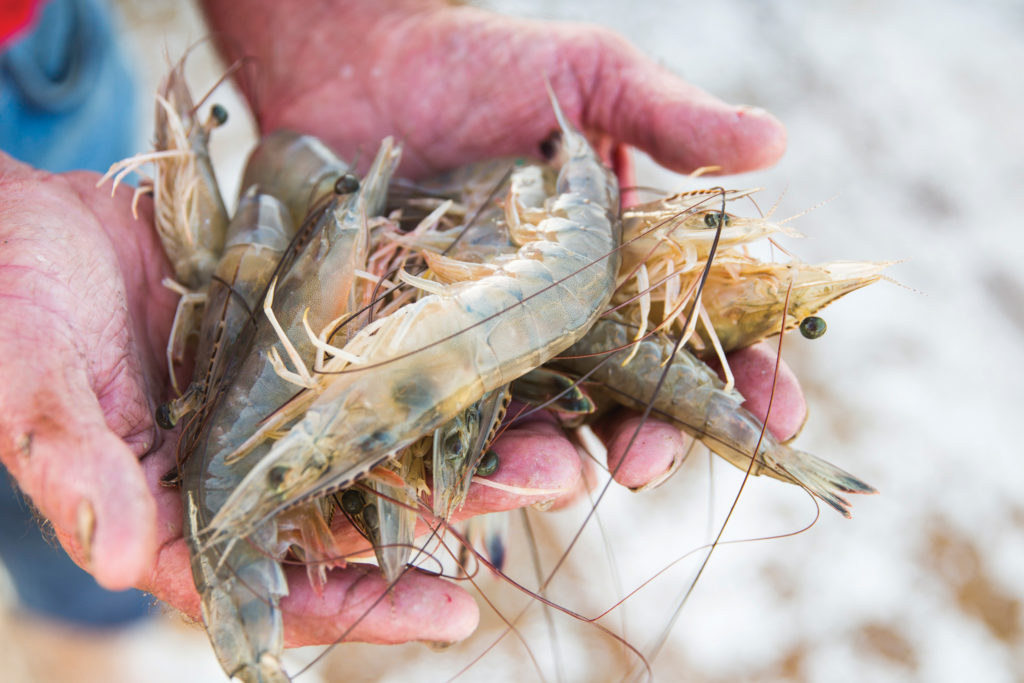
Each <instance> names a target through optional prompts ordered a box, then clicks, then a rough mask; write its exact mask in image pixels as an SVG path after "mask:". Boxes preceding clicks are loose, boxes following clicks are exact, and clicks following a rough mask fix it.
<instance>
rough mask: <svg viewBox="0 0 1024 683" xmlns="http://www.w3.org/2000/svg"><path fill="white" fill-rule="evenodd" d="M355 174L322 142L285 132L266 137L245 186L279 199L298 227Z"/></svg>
mask: <svg viewBox="0 0 1024 683" xmlns="http://www.w3.org/2000/svg"><path fill="white" fill-rule="evenodd" d="M352 170H353V169H352V167H351V166H350V165H349V164H348V163H346V162H345V161H343V160H342V159H340V158H339V157H338V156H337V155H336V154H334V152H332V151H331V150H330V148H328V147H327V145H325V144H324V143H323V142H321V141H320V140H319V139H318V138H316V137H314V136H312V135H306V134H302V133H296V132H294V131H290V130H284V129H282V130H277V131H274V132H273V133H270V134H269V135H266V136H265V137H264V138H263V139H262V140H260V142H259V144H258V145H257V146H256V149H254V150H253V151H252V153H251V154H250V155H249V160H248V161H247V162H246V165H245V173H244V174H243V175H242V185H241V186H242V189H243V190H248V188H250V187H252V186H253V185H256V186H257V187H259V191H260V192H262V193H266V194H269V195H272V196H273V197H276V198H277V199H278V200H280V201H281V202H282V203H283V204H284V205H285V206H287V207H288V211H289V212H290V213H291V215H292V217H293V219H294V221H295V223H297V224H298V223H302V221H303V220H304V219H305V217H306V214H307V213H309V210H310V209H311V208H312V207H314V206H316V205H317V204H318V203H319V202H321V201H322V200H323V199H325V198H326V197H328V196H330V195H331V193H332V192H334V186H335V183H337V182H338V181H339V179H341V178H344V177H345V175H346V174H348V173H350V172H351V171H352Z"/></svg>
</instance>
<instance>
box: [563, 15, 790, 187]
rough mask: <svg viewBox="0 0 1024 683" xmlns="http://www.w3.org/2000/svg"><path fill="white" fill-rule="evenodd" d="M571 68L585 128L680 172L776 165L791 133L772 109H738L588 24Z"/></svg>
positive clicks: (576, 43)
mask: <svg viewBox="0 0 1024 683" xmlns="http://www.w3.org/2000/svg"><path fill="white" fill-rule="evenodd" d="M588 28H590V30H591V31H593V38H591V39H590V40H582V41H581V40H578V39H577V40H574V47H573V49H572V50H566V54H567V55H569V62H570V70H571V71H572V73H574V74H576V75H579V74H583V75H582V76H577V77H578V78H579V86H580V88H582V89H583V90H584V92H583V93H581V94H582V97H583V102H584V106H583V125H584V126H585V127H586V128H590V129H596V130H600V131H602V132H604V133H606V134H608V135H610V136H612V137H613V138H615V139H617V140H621V141H622V142H625V143H627V144H630V145H633V146H635V147H639V148H640V149H642V150H644V151H645V152H647V153H648V154H650V155H651V156H652V157H653V158H654V160H655V161H657V162H658V163H660V164H661V165H663V166H665V167H667V168H671V169H673V170H675V171H680V172H690V171H693V170H694V169H696V168H699V167H701V166H720V167H721V170H720V172H721V173H740V172H744V171H751V170H755V169H758V168H764V167H767V166H770V165H771V164H774V163H775V162H776V161H778V159H779V157H781V156H782V153H783V152H784V151H785V148H786V131H785V128H783V126H782V124H781V123H780V122H779V121H778V119H776V118H775V117H774V116H772V115H771V114H769V113H768V112H766V111H764V110H761V109H758V108H755V107H748V106H733V105H730V104H726V103H725V102H723V101H721V100H719V99H718V98H716V97H713V96H711V95H710V94H708V93H706V92H704V91H703V90H701V89H700V88H698V87H696V86H694V85H691V84H689V83H687V82H685V81H684V80H682V79H681V78H679V77H678V76H676V75H675V74H673V73H671V72H670V71H668V70H667V69H665V68H664V67H662V66H661V65H659V64H657V63H656V62H654V61H653V60H652V59H650V58H649V57H647V56H646V55H644V54H643V53H642V52H640V51H639V50H638V49H637V48H635V47H633V46H632V45H631V44H629V43H628V42H627V41H626V40H624V39H623V38H621V37H620V36H618V35H617V34H615V33H612V32H610V31H606V30H603V29H595V28H593V27H588Z"/></svg>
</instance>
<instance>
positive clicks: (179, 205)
mask: <svg viewBox="0 0 1024 683" xmlns="http://www.w3.org/2000/svg"><path fill="white" fill-rule="evenodd" d="M156 99H157V106H156V126H155V134H154V135H155V137H154V148H155V149H154V151H153V152H151V153H148V154H140V155H138V156H135V157H132V158H130V159H125V160H123V161H120V162H118V163H116V164H114V165H113V166H111V167H110V170H108V171H107V173H106V175H104V176H103V177H102V178H101V179H100V181H99V182H98V183H97V185H101V184H103V183H104V182H106V180H107V179H108V178H111V177H113V178H114V183H113V187H114V189H116V188H117V185H118V184H119V183H120V182H121V180H122V179H123V178H124V177H125V176H126V175H128V174H129V173H130V172H132V171H134V170H136V169H138V168H139V167H140V166H142V165H143V164H146V163H149V162H152V163H153V180H152V184H151V189H152V193H153V222H154V225H155V226H156V231H157V234H158V235H159V237H160V242H161V244H162V245H163V248H164V253H166V254H167V258H168V259H169V260H170V262H171V266H172V268H173V269H174V274H175V277H176V278H177V281H176V282H175V281H169V280H165V281H164V284H165V285H166V286H168V287H170V288H171V289H173V290H174V291H176V292H178V293H179V294H181V299H180V300H179V301H178V308H177V311H176V312H175V315H174V323H173V325H172V327H171V334H170V337H169V339H168V342H167V367H168V372H169V373H170V377H171V384H172V387H173V388H174V390H175V392H176V393H180V391H179V389H178V380H177V375H176V372H175V367H176V366H177V365H180V364H181V362H182V360H183V358H184V354H185V346H186V343H187V340H188V338H189V337H190V336H192V335H194V334H195V333H196V332H198V329H199V326H200V322H201V316H200V315H199V313H200V311H201V310H202V306H203V303H204V302H205V298H206V297H205V290H206V286H207V285H208V284H209V283H210V277H211V276H212V275H213V271H214V270H215V268H216V267H217V263H218V261H219V260H220V256H221V253H222V251H223V249H224V240H225V236H226V233H227V226H228V213H227V209H226V208H225V207H224V200H223V199H222V198H221V193H220V188H219V186H218V184H217V177H216V175H215V174H214V172H213V166H212V165H211V163H210V155H209V152H208V150H207V145H208V142H209V136H210V131H211V130H212V129H213V128H214V127H216V126H218V125H220V124H222V123H223V122H224V121H225V120H226V118H227V113H226V112H225V111H224V109H223V108H222V107H220V106H219V105H214V106H213V107H212V109H211V113H210V116H209V118H208V119H207V120H206V121H204V122H200V121H199V119H198V118H197V115H196V105H195V103H194V102H193V99H192V94H191V93H190V92H189V89H188V84H187V83H186V81H185V58H184V57H183V58H182V59H181V60H179V61H178V62H177V64H175V65H174V67H173V68H172V69H171V72H170V73H169V74H168V75H167V78H166V79H165V80H164V82H163V84H162V86H161V88H160V92H159V93H158V94H157V96H156ZM141 192H142V189H141V188H140V190H139V191H137V192H136V199H137V198H138V196H139V193H141Z"/></svg>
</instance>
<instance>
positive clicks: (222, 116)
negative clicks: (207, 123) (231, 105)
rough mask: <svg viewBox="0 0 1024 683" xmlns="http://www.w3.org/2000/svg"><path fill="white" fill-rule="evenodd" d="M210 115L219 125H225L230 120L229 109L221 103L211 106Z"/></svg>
mask: <svg viewBox="0 0 1024 683" xmlns="http://www.w3.org/2000/svg"><path fill="white" fill-rule="evenodd" d="M210 117H211V118H212V119H213V121H214V123H216V124H217V125H218V126H223V125H224V124H225V123H227V120H228V110H227V109H225V108H224V107H223V106H221V105H219V104H215V105H213V106H212V107H210Z"/></svg>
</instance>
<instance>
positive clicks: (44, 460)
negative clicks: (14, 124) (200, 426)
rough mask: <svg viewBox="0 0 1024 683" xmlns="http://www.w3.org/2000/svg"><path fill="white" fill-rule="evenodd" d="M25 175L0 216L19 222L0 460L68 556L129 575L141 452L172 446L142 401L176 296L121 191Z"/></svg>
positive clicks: (146, 522)
mask: <svg viewBox="0 0 1024 683" xmlns="http://www.w3.org/2000/svg"><path fill="white" fill-rule="evenodd" d="M32 181H41V182H38V183H37V182H28V183H26V184H25V186H24V187H23V191H22V192H20V193H19V194H18V201H17V203H14V204H12V205H8V207H7V212H6V214H5V217H4V218H5V220H3V221H0V225H4V226H5V227H10V228H14V229H15V230H16V231H14V230H12V232H11V235H10V239H7V241H6V245H5V249H4V251H3V252H2V256H0V258H2V265H0V274H2V280H0V282H2V285H0V295H2V296H3V297H4V298H5V299H6V302H5V317H7V316H9V318H8V319H9V320H11V321H17V322H16V324H13V325H10V326H7V325H5V326H4V333H3V336H2V338H0V359H2V360H0V364H2V365H3V368H2V372H3V375H4V377H5V380H7V383H6V387H5V389H4V390H3V391H0V404H2V409H0V414H2V415H3V417H2V418H0V419H2V420H3V422H4V424H3V425H2V429H0V432H2V433H4V434H10V435H12V438H13V439H14V441H15V443H14V444H13V445H14V448H13V449H12V451H11V452H10V455H11V457H10V458H6V457H5V464H7V466H8V468H9V469H10V470H11V472H12V474H14V476H15V477H16V478H17V480H18V482H19V484H20V485H21V487H22V488H23V489H25V490H26V491H27V492H28V493H29V494H30V495H31V497H32V499H33V501H34V502H35V504H36V505H37V506H38V507H39V508H40V509H41V510H42V511H43V512H44V514H46V516H47V517H49V518H50V519H51V520H52V521H53V522H54V526H55V529H56V531H57V534H58V536H59V537H60V538H61V541H62V543H64V545H65V547H67V548H68V549H69V552H71V554H72V556H73V557H74V558H75V559H76V561H78V562H79V563H80V564H83V566H91V565H94V564H95V567H96V569H97V578H99V579H100V581H101V582H102V583H104V584H105V585H108V586H111V587H127V586H129V585H131V584H132V583H133V582H134V580H135V577H136V576H137V575H138V574H139V572H140V571H143V570H144V569H145V565H146V564H147V563H148V562H150V561H151V552H152V544H153V543H154V541H155V539H154V538H153V531H152V528H151V527H152V524H153V514H154V510H153V500H152V496H151V495H149V493H148V490H147V489H148V488H149V486H150V484H149V483H148V482H147V480H146V475H145V473H144V471H143V469H142V468H140V467H139V465H138V458H140V457H142V456H143V455H147V454H151V457H147V458H146V460H150V459H153V460H158V459H164V460H166V459H167V458H168V457H169V456H170V452H171V450H172V444H171V443H169V442H168V441H167V440H166V439H163V438H162V436H161V435H160V434H159V432H158V430H156V429H154V427H153V422H152V418H151V415H152V410H151V407H152V406H153V405H154V404H155V401H157V400H159V396H160V395H161V394H162V392H163V385H164V373H163V372H162V369H161V365H160V362H159V360H158V359H159V357H160V353H159V351H158V347H159V345H160V343H161V342H160V340H161V339H162V338H165V337H166V331H167V329H168V326H169V323H170V319H171V316H172V314H173V310H174V297H173V295H172V294H171V293H170V292H167V291H165V290H164V289H163V288H162V287H161V286H160V285H159V280H160V278H161V277H162V275H163V274H164V273H165V272H166V270H167V269H166V264H165V261H164V259H163V256H162V253H161V251H160V249H159V245H158V244H157V243H156V240H155V239H154V237H153V235H152V231H151V230H150V229H149V228H148V227H147V224H146V222H145V219H143V220H142V221H134V220H133V219H132V217H131V214H130V211H129V210H128V207H129V204H130V201H131V191H130V190H128V189H124V190H122V191H120V192H119V193H118V195H117V197H116V199H115V200H114V201H113V202H111V200H110V199H109V198H108V197H107V196H105V195H106V193H105V192H102V191H98V190H95V189H94V188H93V185H94V184H95V182H96V176H95V175H94V174H85V173H81V174H69V175H67V176H46V175H43V174H38V175H37V176H36V177H34V178H32ZM142 208H143V212H144V213H145V211H146V206H145V205H143V207H142ZM5 237H6V236H5ZM5 450H6V449H5ZM100 479H102V481H103V484H104V487H105V489H106V490H107V491H116V492H118V493H117V495H114V496H111V495H107V494H106V493H105V491H104V490H101V489H100V488H98V487H97V483H98V481H99V480H100ZM69 494H70V495H69ZM114 504H116V506H117V510H116V511H115V510H113V509H110V507H111V506H112V505H114ZM108 515H110V516H111V518H112V520H113V521H112V522H111V523H110V524H104V525H96V524H95V520H96V519H105V518H106V517H107V516H108ZM94 532H95V533H94ZM132 538H137V539H138V541H137V542H132V541H129V540H126V539H132ZM112 556H118V557H120V558H121V561H120V562H118V563H110V562H109V561H108V560H109V559H110V557H112Z"/></svg>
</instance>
